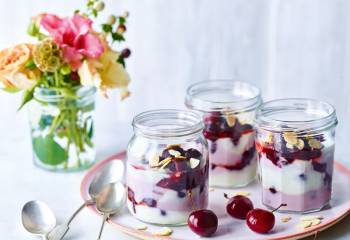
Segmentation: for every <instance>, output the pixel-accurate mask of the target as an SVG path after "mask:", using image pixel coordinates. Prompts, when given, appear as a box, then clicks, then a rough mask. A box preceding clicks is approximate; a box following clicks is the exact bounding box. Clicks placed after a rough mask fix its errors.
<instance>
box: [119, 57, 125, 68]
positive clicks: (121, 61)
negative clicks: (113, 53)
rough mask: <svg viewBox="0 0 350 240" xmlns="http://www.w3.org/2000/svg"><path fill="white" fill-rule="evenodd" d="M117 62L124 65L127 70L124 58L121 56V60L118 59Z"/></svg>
mask: <svg viewBox="0 0 350 240" xmlns="http://www.w3.org/2000/svg"><path fill="white" fill-rule="evenodd" d="M117 62H118V63H120V64H121V65H123V67H124V68H125V61H124V58H123V57H121V56H119V58H118V59H117Z"/></svg>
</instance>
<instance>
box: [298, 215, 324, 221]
mask: <svg viewBox="0 0 350 240" xmlns="http://www.w3.org/2000/svg"><path fill="white" fill-rule="evenodd" d="M315 219H319V220H321V219H323V217H322V216H319V215H308V216H303V217H301V218H300V221H312V220H315Z"/></svg>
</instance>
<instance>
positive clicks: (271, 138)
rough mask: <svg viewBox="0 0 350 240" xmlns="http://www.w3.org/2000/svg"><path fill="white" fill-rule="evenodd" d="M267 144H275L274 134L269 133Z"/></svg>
mask: <svg viewBox="0 0 350 240" xmlns="http://www.w3.org/2000/svg"><path fill="white" fill-rule="evenodd" d="M265 142H266V143H268V144H271V143H273V134H272V133H270V132H269V133H268V134H267V135H266V140H265Z"/></svg>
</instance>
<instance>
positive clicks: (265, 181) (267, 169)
mask: <svg viewBox="0 0 350 240" xmlns="http://www.w3.org/2000/svg"><path fill="white" fill-rule="evenodd" d="M333 151H334V147H333V146H332V147H328V148H325V149H323V150H322V156H321V158H320V159H319V161H320V162H321V163H325V162H330V161H333V154H332V153H333ZM281 160H282V161H283V160H285V159H283V158H281ZM285 161H287V160H285ZM260 165H261V172H260V174H261V177H262V186H263V188H265V189H269V188H271V187H272V188H274V189H276V190H277V191H279V192H282V193H284V194H291V195H297V194H304V193H306V192H309V191H312V190H318V189H320V188H322V187H323V186H324V177H325V173H321V172H317V171H315V170H314V169H313V166H312V161H305V160H298V159H296V160H294V161H293V162H292V163H291V164H287V165H283V167H282V168H280V167H278V166H276V165H274V164H273V163H272V161H271V160H270V159H268V158H267V157H266V155H265V154H264V153H262V154H261V158H260ZM328 165H330V166H332V164H328ZM330 173H332V172H330Z"/></svg>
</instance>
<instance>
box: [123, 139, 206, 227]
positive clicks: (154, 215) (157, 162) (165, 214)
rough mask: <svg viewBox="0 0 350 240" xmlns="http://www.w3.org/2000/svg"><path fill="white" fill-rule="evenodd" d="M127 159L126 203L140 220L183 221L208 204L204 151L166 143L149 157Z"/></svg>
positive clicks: (159, 222) (156, 222)
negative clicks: (191, 213) (157, 152)
mask: <svg viewBox="0 0 350 240" xmlns="http://www.w3.org/2000/svg"><path fill="white" fill-rule="evenodd" d="M128 162H129V163H128V166H127V168H128V169H127V187H128V200H127V205H128V208H129V211H130V212H131V214H133V215H134V216H135V217H136V218H138V219H139V220H141V221H145V222H149V223H155V224H162V225H164V224H166V225H172V224H182V223H183V224H184V223H186V221H187V218H188V216H189V214H190V212H191V211H193V210H197V209H203V208H206V207H207V205H208V167H209V166H208V163H207V162H208V161H207V156H206V154H204V153H201V152H200V151H198V150H197V149H195V148H187V149H185V148H184V147H181V146H180V145H169V146H166V147H165V149H164V150H162V151H160V154H159V155H155V156H153V157H152V158H149V159H148V158H144V159H142V160H139V159H137V160H134V159H128Z"/></svg>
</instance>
